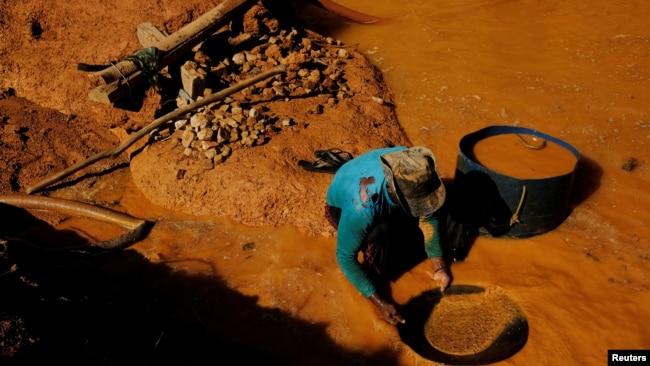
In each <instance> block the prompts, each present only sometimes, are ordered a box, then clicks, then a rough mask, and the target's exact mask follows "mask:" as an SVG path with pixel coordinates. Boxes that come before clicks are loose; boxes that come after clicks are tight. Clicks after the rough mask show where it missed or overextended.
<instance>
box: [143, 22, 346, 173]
mask: <svg viewBox="0 0 650 366" xmlns="http://www.w3.org/2000/svg"><path fill="white" fill-rule="evenodd" d="M237 39H239V40H241V39H245V41H244V42H243V43H241V44H239V42H235V41H234V40H233V38H231V39H230V40H231V42H230V46H231V49H233V50H235V49H237V48H239V49H237V51H236V52H234V53H232V56H229V57H225V58H222V59H220V60H219V61H216V62H215V61H213V60H212V57H211V56H209V55H208V52H206V51H202V50H201V47H197V48H196V49H195V50H194V54H193V55H194V59H193V60H188V61H186V62H185V63H184V64H183V66H182V70H181V76H182V78H183V83H182V84H183V89H181V91H180V93H179V96H178V98H177V104H178V106H179V107H181V106H184V105H187V104H188V103H191V102H192V101H193V100H195V99H199V98H202V97H203V96H207V95H209V94H211V93H212V92H213V90H214V89H213V88H220V89H222V88H226V87H228V86H232V85H234V84H237V83H239V82H241V81H243V80H245V79H247V78H249V77H251V76H252V75H255V74H257V73H259V72H263V71H267V70H269V69H271V68H273V67H275V66H277V65H285V66H286V72H285V73H283V74H280V75H276V76H275V77H273V78H270V79H267V80H266V81H263V82H260V83H258V84H255V85H254V86H252V87H249V88H246V89H244V90H242V91H240V92H239V93H237V94H236V95H232V96H231V97H229V98H226V99H224V100H222V101H220V102H216V103H213V104H210V105H208V106H206V107H203V108H201V109H198V110H195V111H194V112H192V114H190V115H187V116H185V117H184V118H183V119H179V120H176V121H174V122H173V123H170V124H169V125H168V126H166V127H165V128H161V129H159V130H157V131H156V132H155V134H154V135H153V137H154V138H155V139H157V140H159V139H166V138H170V137H171V138H176V139H178V140H179V142H180V143H181V144H182V145H183V147H184V148H185V149H184V154H185V155H187V156H192V157H198V158H207V159H210V160H212V161H213V162H214V163H215V164H219V163H222V162H223V161H225V159H226V158H227V157H228V156H229V155H230V154H231V153H232V151H234V150H236V149H239V148H248V147H253V146H257V145H261V144H264V143H265V142H267V141H268V139H269V138H270V137H271V135H272V134H274V133H279V132H280V131H281V130H282V128H285V127H286V126H290V125H292V124H294V123H295V122H294V121H292V120H291V119H287V118H278V117H274V116H272V115H271V114H270V113H269V109H268V107H267V103H269V102H272V101H278V100H288V99H289V98H297V97H301V98H304V97H309V96H313V95H316V94H321V95H322V94H326V95H329V98H327V99H326V100H327V102H326V103H325V105H322V104H318V103H316V102H315V105H314V106H313V108H310V113H321V112H322V111H323V108H325V106H327V105H329V106H334V105H335V104H336V103H337V102H338V101H339V100H341V99H343V98H346V97H349V96H351V95H352V91H351V90H350V88H349V86H348V85H347V82H346V80H345V78H344V76H343V66H344V65H345V63H346V60H348V59H349V58H350V57H352V56H351V54H350V51H349V49H348V48H347V47H346V46H344V45H342V43H341V42H340V41H336V40H334V39H332V38H324V37H320V36H318V35H314V34H311V33H307V32H299V31H297V30H296V29H291V30H286V29H278V30H277V31H276V32H274V33H272V34H265V35H262V36H260V37H252V36H250V35H247V34H242V35H240V36H239V37H237ZM233 44H234V45H233ZM243 44H250V45H251V46H250V47H248V48H246V49H242V48H243V47H241V45H243Z"/></svg>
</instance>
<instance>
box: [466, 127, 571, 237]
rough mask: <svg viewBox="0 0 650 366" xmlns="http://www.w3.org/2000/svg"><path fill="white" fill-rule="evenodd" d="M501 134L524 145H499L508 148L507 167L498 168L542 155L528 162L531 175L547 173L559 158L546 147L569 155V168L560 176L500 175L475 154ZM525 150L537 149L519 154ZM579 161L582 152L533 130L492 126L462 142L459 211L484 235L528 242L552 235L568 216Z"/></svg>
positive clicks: (468, 136) (506, 154) (505, 160)
mask: <svg viewBox="0 0 650 366" xmlns="http://www.w3.org/2000/svg"><path fill="white" fill-rule="evenodd" d="M506 135H507V136H506ZM495 136H503V137H507V138H512V139H517V140H518V142H511V143H513V144H520V145H521V146H515V145H513V146H515V148H513V149H510V148H508V147H505V146H499V147H500V148H501V147H503V148H506V149H507V150H505V153H504V154H503V157H502V158H501V159H502V161H501V162H502V163H503V164H506V165H503V164H498V165H502V166H507V165H508V164H511V163H512V164H513V165H514V164H515V163H517V158H518V157H519V156H520V155H526V154H539V155H537V156H539V158H536V159H534V160H532V162H530V161H529V162H527V163H526V164H529V165H531V166H530V167H529V168H530V169H531V171H535V169H536V168H540V169H538V170H542V169H541V168H544V167H548V166H551V165H552V164H553V163H555V161H554V160H553V159H556V158H554V157H552V156H549V155H545V154H546V153H545V152H544V150H543V149H549V150H547V152H548V151H550V150H551V149H555V151H559V152H561V153H562V152H563V153H565V154H564V155H565V156H566V155H567V154H568V156H569V160H570V161H569V162H568V163H569V164H570V165H569V168H568V169H565V170H564V171H563V172H562V173H560V174H553V173H550V175H549V176H536V177H523V178H522V177H516V176H512V175H510V174H509V173H503V172H499V171H496V170H494V169H493V168H491V167H488V166H485V165H484V163H482V162H480V159H479V158H480V157H477V156H476V151H475V148H476V147H477V145H478V144H479V143H481V142H482V141H483V140H485V139H488V138H492V137H495ZM527 139H528V141H527ZM551 145H552V146H551ZM519 148H522V149H530V150H531V151H524V152H523V153H517V151H516V150H517V149H519ZM532 150H539V151H538V152H533V151H532ZM533 156H535V155H533ZM579 160H580V154H579V152H578V150H576V149H575V148H574V147H573V146H571V145H569V144H568V143H566V142H564V141H562V140H560V139H558V138H555V137H553V136H549V135H547V134H544V133H541V132H539V131H536V130H532V129H528V128H523V127H512V126H490V127H486V128H483V129H481V130H479V131H476V132H474V133H471V134H468V135H466V136H464V137H463V138H462V139H461V140H460V144H459V152H458V161H457V165H456V173H455V178H454V192H455V193H454V194H455V195H456V205H457V206H458V207H457V211H459V212H462V213H463V215H464V217H463V220H464V221H465V222H469V223H472V224H475V225H477V226H479V227H480V228H481V232H482V233H484V234H485V231H487V232H488V233H489V234H491V235H493V236H504V237H512V238H527V237H531V236H535V235H539V234H542V233H545V232H547V231H550V230H552V229H554V228H556V227H557V226H558V225H559V224H560V223H562V222H563V221H564V219H565V218H566V217H567V215H568V209H569V198H570V195H571V190H572V186H573V181H574V176H575V168H576V167H577V164H578V161H579ZM571 164H572V165H571Z"/></svg>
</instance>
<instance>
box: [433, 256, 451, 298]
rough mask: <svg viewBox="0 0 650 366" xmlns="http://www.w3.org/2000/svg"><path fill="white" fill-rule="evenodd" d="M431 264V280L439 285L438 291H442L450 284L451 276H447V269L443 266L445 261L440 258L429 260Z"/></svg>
mask: <svg viewBox="0 0 650 366" xmlns="http://www.w3.org/2000/svg"><path fill="white" fill-rule="evenodd" d="M431 262H433V280H434V281H436V282H438V283H440V291H444V290H445V289H446V288H447V287H449V283H450V282H451V276H449V269H448V268H447V265H446V264H445V260H444V259H442V257H436V258H431Z"/></svg>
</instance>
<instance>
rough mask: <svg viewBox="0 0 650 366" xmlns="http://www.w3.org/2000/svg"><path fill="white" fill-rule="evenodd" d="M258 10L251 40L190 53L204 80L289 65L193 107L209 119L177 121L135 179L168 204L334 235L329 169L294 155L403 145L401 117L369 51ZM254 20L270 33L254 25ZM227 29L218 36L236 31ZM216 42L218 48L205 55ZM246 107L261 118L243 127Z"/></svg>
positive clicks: (145, 154) (226, 80) (247, 30)
mask: <svg viewBox="0 0 650 366" xmlns="http://www.w3.org/2000/svg"><path fill="white" fill-rule="evenodd" d="M259 14H267V15H268V13H265V12H264V11H262V10H260V7H256V9H254V10H251V11H250V12H248V13H247V14H246V16H245V17H244V21H243V25H242V27H241V29H243V32H244V33H243V34H247V35H251V36H252V37H254V40H252V41H250V42H249V43H248V44H247V48H245V49H243V50H241V49H237V48H235V47H228V46H229V45H228V43H226V42H223V43H216V42H217V41H215V42H213V43H212V45H211V46H210V47H211V48H209V49H205V47H204V49H203V50H200V51H198V52H197V54H196V55H195V57H194V59H200V60H202V62H203V63H204V65H203V67H202V68H200V71H201V72H202V73H204V74H207V75H208V76H207V77H206V83H208V82H209V81H210V80H211V78H212V79H217V80H216V81H215V82H214V83H215V84H217V85H224V84H225V85H230V84H231V83H233V82H234V81H236V80H233V77H232V75H233V72H234V73H235V74H236V75H241V77H236V78H234V79H237V80H239V79H245V76H246V73H247V72H248V73H250V70H252V69H259V70H261V71H265V70H267V69H269V68H271V67H272V66H274V65H275V64H278V63H279V64H282V65H285V66H286V67H287V72H286V74H285V75H283V76H282V77H278V78H275V79H273V80H270V81H268V82H266V83H261V85H256V88H254V89H253V90H247V91H246V93H239V94H237V95H233V97H232V98H231V99H232V100H231V104H230V105H228V104H227V103H221V104H219V103H216V104H215V105H212V106H211V107H209V108H207V111H206V110H202V111H197V112H196V113H195V114H194V116H196V115H201V117H202V119H204V120H206V121H207V122H204V124H203V125H201V126H198V124H199V123H200V122H197V124H196V125H195V124H194V122H193V120H192V118H193V117H194V116H188V119H190V121H191V122H192V123H187V121H186V120H183V121H181V122H182V123H181V124H180V125H181V126H182V127H180V129H173V128H172V130H171V131H168V132H167V134H170V135H171V138H167V139H161V141H159V142H156V143H154V144H152V145H151V146H149V147H148V148H147V149H145V150H144V151H142V152H140V153H138V154H137V155H136V156H135V157H134V158H133V159H132V161H131V171H132V175H133V179H134V181H135V182H136V184H137V186H138V187H139V188H140V189H141V190H142V192H143V193H144V194H145V195H146V196H147V197H148V198H149V199H150V200H151V201H152V202H154V203H156V204H159V205H161V206H164V207H167V208H172V209H175V210H180V211H183V212H186V213H192V214H196V215H216V216H224V215H225V216H229V217H231V218H233V219H234V220H236V221H238V222H241V223H244V224H247V225H273V226H277V225H285V224H291V225H295V226H297V227H299V228H300V229H302V230H304V231H306V232H308V233H310V234H325V235H328V234H332V233H333V231H332V229H331V228H330V227H329V225H328V223H327V221H326V220H325V219H324V216H323V205H324V200H325V191H326V189H327V185H328V183H329V182H330V179H331V175H329V174H319V173H313V172H307V171H304V170H302V169H300V168H298V165H297V162H298V160H301V159H304V160H313V159H314V156H313V152H314V151H315V150H319V149H327V148H340V149H343V150H346V151H349V152H350V153H352V154H353V155H358V154H360V153H362V152H365V151H367V150H369V149H372V148H378V147H385V146H395V145H407V144H408V139H407V138H406V135H405V134H404V132H403V131H402V129H401V127H400V126H399V124H398V122H397V118H396V115H395V113H394V108H393V107H392V103H391V101H392V95H391V93H390V91H389V89H388V88H387V87H386V85H385V84H384V83H383V80H382V77H381V74H380V72H379V71H378V70H377V69H376V68H375V67H374V66H373V65H372V64H371V63H370V62H369V61H368V60H367V59H366V58H365V56H363V55H362V54H360V53H359V52H356V50H355V49H354V48H353V47H350V46H346V45H343V44H341V43H340V42H336V41H333V40H332V39H328V38H325V37H322V36H320V35H317V34H314V33H312V32H307V31H302V30H299V31H297V30H296V29H291V28H288V27H286V26H285V27H284V28H283V24H282V23H280V24H279V26H278V25H277V24H278V23H277V20H276V19H274V18H269V17H260V16H259ZM231 27H232V28H233V29H235V30H236V29H237V27H236V26H231ZM251 29H252V30H251ZM258 29H264V30H267V32H264V33H259V34H257V33H256V32H255V30H258ZM268 32H270V33H268ZM231 33H232V34H231V35H232V37H223V36H222V37H221V38H223V39H226V38H230V39H232V38H233V37H234V36H236V35H237V34H238V33H237V32H236V31H235V32H231ZM214 49H219V50H220V53H219V55H210V54H209V51H210V50H214ZM224 49H229V50H231V51H230V54H229V53H228V52H224V51H223V50H224ZM244 54H245V55H246V56H245V57H246V60H247V61H244V56H241V59H242V61H241V62H238V61H237V56H238V55H244ZM206 55H207V56H206ZM224 55H225V56H224ZM233 55H234V56H233ZM206 59H208V60H209V61H205V60H206ZM222 59H223V61H221V62H219V60H222ZM251 59H252V60H253V61H250V60H251ZM210 63H212V65H211V64H210ZM226 65H227V66H226ZM199 67H200V66H199ZM223 69H227V71H223ZM211 70H222V71H211ZM217 73H218V74H217ZM312 77H315V80H313V79H311V78H312ZM310 81H311V83H309V82H310ZM308 83H309V84H308ZM233 103H235V104H233ZM242 109H243V110H244V112H246V113H245V114H246V116H248V114H249V113H248V112H249V111H250V110H251V109H254V110H255V111H257V110H260V111H264V112H263V113H264V115H265V116H264V118H263V119H262V118H261V117H258V118H253V121H252V122H251V123H250V124H251V125H252V124H254V125H257V126H259V124H260V123H262V127H258V130H250V131H248V130H246V129H245V126H244V123H245V121H242V120H246V119H248V120H249V122H250V119H251V118H252V117H248V118H247V117H246V116H244V117H242V116H241V113H242V112H241V110H242ZM234 110H237V112H232V113H231V114H229V115H228V116H227V117H220V118H222V119H221V120H220V122H216V119H217V117H216V116H215V114H216V112H219V115H220V116H222V115H223V114H224V113H226V112H224V111H234ZM235 113H239V117H238V118H237V117H235ZM206 114H207V115H208V117H205V115H206ZM211 121H212V122H211ZM226 121H228V123H229V124H230V125H232V126H234V127H230V126H228V124H227V123H226ZM237 121H242V122H241V123H239V122H237ZM206 123H208V125H207V126H206V125H205V124H206ZM210 123H211V124H210ZM219 123H220V124H219ZM233 123H234V124H233ZM238 123H239V124H238ZM225 129H228V132H224V130H225ZM259 130H262V132H264V139H263V140H262V141H263V142H261V143H259V142H257V140H255V141H251V140H249V139H247V138H246V137H248V136H252V135H254V136H255V137H256V138H257V133H258V131H259ZM206 131H207V132H208V133H209V137H208V138H206V137H205V135H206ZM233 133H235V134H236V135H237V137H235V138H233V137H232V136H233ZM167 134H166V135H165V136H167ZM240 135H242V136H243V135H245V136H246V137H239V136H240ZM188 136H189V137H188ZM196 136H199V137H196ZM222 136H223V137H222ZM224 137H225V139H224ZM200 146H203V148H201V147H200Z"/></svg>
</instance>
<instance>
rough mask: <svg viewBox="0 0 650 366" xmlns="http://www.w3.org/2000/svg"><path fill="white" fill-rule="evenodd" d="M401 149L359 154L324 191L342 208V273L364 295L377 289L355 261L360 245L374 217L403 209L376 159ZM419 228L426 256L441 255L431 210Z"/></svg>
mask: <svg viewBox="0 0 650 366" xmlns="http://www.w3.org/2000/svg"><path fill="white" fill-rule="evenodd" d="M404 149H406V147H404V146H398V147H393V148H383V149H377V150H371V151H369V152H366V153H365V154H362V155H359V156H358V157H356V158H354V159H352V160H350V161H348V162H346V163H345V164H343V166H341V167H340V168H339V170H338V171H337V172H336V174H335V175H334V179H333V180H332V183H331V185H330V187H329V189H328V190H327V197H326V200H327V204H328V205H330V206H334V207H337V208H339V209H341V219H340V221H339V224H338V231H337V239H336V258H337V260H338V263H339V266H340V267H341V270H342V271H343V273H344V274H345V276H346V277H347V278H348V280H349V281H350V282H351V283H352V284H353V285H354V286H355V287H356V288H357V289H358V290H359V291H360V292H361V293H362V294H363V295H364V296H365V297H370V296H372V295H373V294H374V293H375V291H376V289H375V287H374V285H373V284H372V282H371V281H370V279H369V278H368V277H367V276H366V275H365V273H363V270H362V269H361V265H360V264H359V261H358V260H357V256H358V254H359V251H360V250H361V245H362V244H363V242H364V239H365V238H366V237H367V235H368V234H369V232H370V229H371V228H372V226H373V223H374V222H375V220H377V219H379V218H382V217H386V216H388V215H389V214H390V213H391V212H393V211H395V210H402V207H401V206H400V205H399V203H397V202H393V200H392V199H391V198H390V196H389V194H388V190H387V188H386V177H385V176H384V171H383V169H382V167H381V162H380V159H379V158H380V156H381V155H383V154H386V153H389V152H394V151H399V150H404ZM420 228H421V229H422V232H423V234H424V238H425V240H424V249H425V251H426V253H427V256H428V257H429V258H435V257H440V256H441V255H442V250H441V249H440V239H439V230H438V220H437V218H436V216H435V215H434V214H433V213H431V214H429V215H428V216H426V217H421V218H420Z"/></svg>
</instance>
